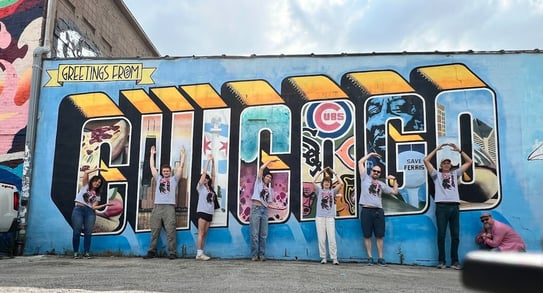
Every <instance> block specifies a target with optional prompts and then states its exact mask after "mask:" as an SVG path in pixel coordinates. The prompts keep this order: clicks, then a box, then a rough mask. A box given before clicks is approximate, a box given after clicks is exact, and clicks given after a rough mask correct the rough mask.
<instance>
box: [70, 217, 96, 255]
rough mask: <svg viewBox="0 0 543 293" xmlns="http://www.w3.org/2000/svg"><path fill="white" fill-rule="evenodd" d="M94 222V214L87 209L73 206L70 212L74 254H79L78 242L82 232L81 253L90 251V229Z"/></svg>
mask: <svg viewBox="0 0 543 293" xmlns="http://www.w3.org/2000/svg"><path fill="white" fill-rule="evenodd" d="M95 222H96V213H95V212H94V210H93V209H91V208H89V207H81V206H75V207H74V209H73V211H72V229H73V236H72V246H73V249H74V253H75V252H79V241H80V237H81V232H83V252H84V253H87V252H89V251H90V246H91V238H92V229H93V228H94V223H95Z"/></svg>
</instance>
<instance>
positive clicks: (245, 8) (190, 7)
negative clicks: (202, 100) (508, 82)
mask: <svg viewBox="0 0 543 293" xmlns="http://www.w3.org/2000/svg"><path fill="white" fill-rule="evenodd" d="M125 2H126V4H127V6H128V7H129V9H130V10H131V11H132V13H133V14H134V15H135V17H136V19H137V20H138V22H140V24H141V25H142V27H143V28H144V30H145V32H146V33H147V35H148V36H149V37H150V39H151V41H152V42H153V43H154V44H155V46H156V47H157V48H158V49H159V51H160V52H161V54H163V55H170V56H187V55H200V56H201V55H221V54H226V55H250V54H257V55H269V54H310V53H316V54H325V53H326V54H334V53H342V52H347V53H367V52H402V51H410V52H415V51H417V52H419V51H422V52H428V51H436V50H439V51H465V50H474V51H497V50H502V49H504V50H532V49H535V48H542V49H543V34H541V33H539V28H540V27H542V24H543V15H542V14H543V0H486V1H485V0H477V1H473V0H456V1H449V0H410V1H402V0H359V1H357V0H296V1H295V0H274V1H266V0H254V1H252V0H233V1H210V0H199V1H189V0H161V1H160V2H158V3H160V4H156V5H150V4H148V3H149V2H145V1H141V0H125Z"/></svg>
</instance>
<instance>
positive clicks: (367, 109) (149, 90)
mask: <svg viewBox="0 0 543 293" xmlns="http://www.w3.org/2000/svg"><path fill="white" fill-rule="evenodd" d="M258 60H259V62H264V63H266V59H265V58H264V59H258ZM187 61H188V62H187ZM216 61H217V60H207V59H206V60H203V59H202V60H194V59H191V60H185V59H179V60H146V61H143V62H134V60H111V61H107V62H104V61H103V60H96V61H93V62H88V61H82V62H81V63H80V64H78V63H76V64H74V62H73V61H59V60H56V61H50V62H48V63H47V64H46V65H47V66H46V69H47V72H46V74H47V78H46V79H45V82H46V83H45V84H46V86H44V87H43V88H42V92H43V94H44V95H45V96H46V97H48V98H49V104H47V105H45V104H44V105H41V107H42V108H43V111H42V113H48V111H47V110H51V112H53V113H58V115H57V116H47V117H46V118H45V119H49V120H51V123H50V124H51V125H54V127H55V128H54V129H51V128H50V126H49V125H44V126H40V127H42V129H41V131H40V133H41V136H40V135H38V142H39V143H40V145H41V146H44V147H47V148H48V149H51V150H52V153H53V154H54V157H53V158H52V161H54V162H55V164H54V165H53V166H50V167H48V168H45V171H46V174H45V175H46V176H45V177H44V178H48V177H47V175H48V174H47V172H48V171H47V170H48V169H50V171H49V172H51V179H50V180H47V179H40V183H41V184H42V185H43V186H44V187H48V188H49V189H48V190H50V191H51V192H50V194H51V197H50V198H49V199H50V200H51V199H52V202H53V205H52V206H49V210H48V213H52V214H55V213H60V214H62V215H63V216H64V219H63V220H62V221H60V220H59V222H63V223H64V224H65V225H68V224H69V219H68V217H67V216H66V215H68V214H69V211H71V208H72V204H73V203H72V201H73V195H74V194H75V192H76V189H77V184H76V182H77V181H78V180H79V179H78V178H79V176H80V174H81V173H80V172H81V170H84V169H85V168H92V167H95V166H99V167H100V168H103V169H105V170H107V171H105V172H101V175H103V176H104V178H105V179H106V181H107V182H108V194H107V195H104V196H102V198H104V200H105V201H115V203H116V205H117V207H118V208H117V209H115V210H113V211H108V210H107V209H106V210H105V211H102V213H104V216H103V217H102V216H101V217H102V218H104V219H106V220H108V221H109V222H106V223H104V224H101V228H100V229H99V230H97V231H95V232H96V233H97V235H103V234H110V235H111V236H112V238H110V239H111V240H110V241H113V242H115V240H114V239H122V240H118V242H119V243H121V244H120V245H121V247H122V248H121V249H122V250H123V252H131V253H136V254H139V253H142V251H143V249H144V248H145V247H146V246H147V243H146V242H147V241H149V240H148V233H149V219H148V218H149V215H150V212H151V211H152V208H153V198H152V196H153V194H152V192H151V191H152V190H153V189H154V186H155V184H156V183H154V182H153V179H152V178H151V176H150V171H149V157H150V151H149V150H150V148H151V147H152V146H155V147H156V150H157V152H156V159H155V160H156V161H157V164H159V162H160V163H164V164H169V165H171V166H172V167H176V166H178V165H179V164H180V158H181V156H182V155H186V160H185V165H184V166H183V175H182V180H180V183H179V184H180V185H179V187H178V194H177V203H176V213H177V217H178V218H177V220H178V222H177V229H178V247H179V250H180V251H182V252H183V253H187V255H190V254H191V253H192V250H195V242H194V235H196V234H195V232H196V231H197V227H196V226H195V222H194V220H195V214H196V206H197V200H198V197H197V195H196V194H195V188H196V183H197V178H199V177H200V174H201V172H202V168H203V167H204V166H205V165H206V160H207V157H208V155H212V156H213V158H214V159H215V164H214V168H212V169H211V170H210V172H211V174H212V175H213V177H214V178H215V180H214V189H215V190H216V191H217V194H218V195H219V196H218V197H219V199H220V207H219V208H218V209H216V211H215V214H214V217H213V222H212V229H211V230H210V234H209V235H208V237H209V238H208V244H209V245H210V246H211V248H210V249H211V250H212V251H215V253H216V254H217V255H221V254H224V257H241V256H246V255H248V253H249V250H248V249H246V248H247V247H248V245H249V243H248V241H249V236H248V224H249V215H250V208H251V200H250V198H251V196H252V192H253V185H254V182H255V179H256V175H257V170H258V168H259V167H260V166H261V165H262V164H263V163H264V162H267V161H268V160H270V159H277V161H275V162H274V163H272V164H270V165H269V166H268V167H269V169H270V171H271V173H272V174H273V175H274V176H273V188H274V191H275V194H276V198H275V201H274V202H273V203H272V204H270V208H269V210H268V216H269V220H270V221H269V222H270V235H269V237H270V238H269V241H270V242H271V243H273V244H274V245H271V247H272V248H270V249H271V252H270V253H271V254H272V255H273V256H274V257H277V258H282V257H290V256H292V255H296V256H297V257H301V258H309V259H311V258H313V257H318V253H317V252H316V247H313V246H315V245H314V243H315V241H316V232H315V228H314V217H315V215H314V210H315V205H316V204H318V203H316V202H315V198H314V196H312V194H313V190H312V189H311V186H310V184H308V183H311V182H312V179H313V177H314V176H315V174H317V173H318V172H319V171H320V170H322V168H324V167H325V166H331V167H333V169H334V170H336V172H337V173H338V176H340V177H341V179H342V180H343V182H345V186H344V188H343V190H341V197H340V199H339V200H338V202H337V203H336V206H337V210H336V218H337V220H338V221H337V223H338V227H341V228H338V239H339V241H338V244H339V245H343V247H342V249H343V251H345V253H346V254H347V255H348V256H349V257H353V258H358V257H361V256H362V255H363V254H364V253H365V252H363V250H362V249H360V251H358V250H357V244H358V243H359V241H360V240H361V235H360V231H359V230H360V222H359V219H358V215H359V206H358V204H357V203H358V190H357V186H358V182H357V181H358V178H359V176H358V174H357V171H358V170H357V168H356V162H357V161H358V159H359V158H360V157H361V156H363V155H364V154H365V153H368V152H377V153H379V154H381V158H380V159H379V160H371V161H368V164H367V166H368V167H371V166H374V165H379V166H381V168H382V170H383V171H384V172H383V174H381V179H383V180H384V178H385V177H386V176H387V175H394V176H396V178H397V179H398V183H399V188H400V193H399V194H397V195H395V196H387V197H386V198H383V206H384V209H385V215H386V216H387V217H386V219H387V231H392V232H387V233H392V234H387V239H393V240H391V241H392V242H393V243H398V245H402V251H404V250H406V251H407V253H408V254H409V256H408V259H411V261H412V262H415V261H416V259H430V260H433V259H434V258H435V256H434V255H433V254H434V253H435V251H433V250H431V249H429V250H426V251H422V250H421V249H417V245H419V246H420V245H421V244H422V245H426V244H427V242H431V243H434V242H435V226H434V225H433V224H432V221H433V217H434V215H433V214H432V210H431V209H432V200H433V186H432V182H431V181H429V180H428V176H427V172H426V168H425V166H424V163H423V161H422V160H423V158H424V156H425V155H426V154H427V153H428V150H431V149H433V148H434V147H435V146H436V145H438V144H441V143H445V142H453V143H455V144H457V145H459V146H461V148H462V150H463V151H464V152H466V153H468V154H469V155H470V156H471V157H473V159H474V163H473V166H472V167H471V168H469V170H468V171H467V172H465V174H463V176H462V180H461V182H460V195H461V211H462V214H463V216H464V217H466V218H469V217H470V215H472V214H474V213H476V212H478V211H480V210H491V209H498V208H499V206H500V204H501V203H502V202H503V201H504V198H506V197H505V195H503V192H502V188H503V185H502V182H501V180H500V166H501V164H500V153H501V152H500V151H499V138H498V120H499V115H498V113H499V112H498V104H499V102H498V96H497V95H496V93H495V91H494V89H493V88H491V87H490V86H488V85H487V84H486V83H485V82H483V78H481V77H479V76H477V75H475V73H474V72H473V71H472V69H471V68H469V66H468V65H466V64H462V63H444V62H441V63H443V64H439V65H435V64H434V63H431V64H425V65H423V66H418V67H413V68H408V69H406V68H403V67H402V66H396V67H397V68H396V69H395V70H388V69H387V70H380V69H378V70H368V69H367V68H364V65H358V66H355V65H353V66H352V67H349V68H347V69H348V70H347V69H346V70H341V72H340V73H337V72H336V73H335V74H333V73H330V74H328V72H324V73H323V72H318V70H316V69H314V70H309V71H308V73H307V74H300V72H296V70H290V69H289V68H291V65H290V64H288V62H284V60H281V59H278V60H272V61H275V62H278V63H280V64H283V66H284V67H282V69H283V70H285V73H278V72H281V71H278V70H279V69H278V68H275V67H273V66H272V63H267V65H268V66H270V67H273V68H272V69H273V70H272V69H270V72H272V73H268V75H266V74H264V75H265V76H264V77H265V78H257V77H255V76H253V75H250V74H248V73H247V72H248V71H249V70H248V69H247V68H246V67H243V68H244V69H245V70H247V71H244V70H241V69H240V70H239V71H238V69H236V67H235V66H233V67H228V66H229V65H230V63H229V62H228V61H224V60H220V61H221V62H223V61H224V64H223V63H221V62H219V63H220V64H221V66H225V67H226V68H227V69H228V70H225V72H224V73H222V74H224V76H225V77H224V78H218V77H213V78H210V80H207V77H205V75H204V77H202V75H201V74H199V73H198V71H197V70H196V69H198V68H199V67H196V68H195V67H192V66H193V64H192V63H199V62H201V64H205V65H206V66H211V67H213V66H218V65H217V63H216ZM237 61H238V62H240V64H246V63H244V62H241V61H240V60H237ZM70 62H71V63H70ZM208 62H209V63H211V64H213V65H209V63H208ZM270 62H271V61H270ZM319 62H321V63H323V64H324V63H327V62H332V63H333V62H334V61H333V60H329V59H327V58H322V59H320V60H319ZM247 63H248V64H250V62H247ZM122 64H124V65H125V66H126V65H127V64H140V65H141V66H140V67H136V66H131V67H132V68H133V69H134V72H139V73H141V74H142V75H146V77H145V78H143V77H142V78H136V76H135V75H133V76H132V75H131V76H129V78H125V79H123V80H120V79H115V80H112V79H111V78H110V76H111V75H112V74H113V68H116V66H119V65H122ZM341 64H343V63H341ZM298 65H299V64H298ZM200 66H202V65H200ZM244 66H245V65H244ZM342 66H345V65H342ZM67 67H71V68H72V69H73V70H71V71H70V70H68V69H66V68H67ZM76 68H79V69H76ZM100 68H101V69H100ZM179 68H183V70H179ZM249 68H250V66H249ZM294 68H298V67H294ZM100 70H102V72H105V73H104V74H103V75H100V74H97V73H96V72H99V71H100ZM75 71H79V72H83V74H72V75H70V74H62V72H72V73H73V72H75ZM144 71H145V72H146V73H147V74H144ZM93 72H94V73H96V74H94V73H93ZM266 72H267V71H266ZM106 73H107V74H106ZM292 73H294V74H292ZM244 74H245V75H244ZM76 76H77V77H78V78H79V80H78V78H75V77H76ZM100 76H103V77H105V76H108V78H107V79H106V78H104V79H103V80H100ZM66 77H68V78H66ZM84 77H87V78H84ZM249 77H251V78H249ZM407 78H409V79H407ZM172 80H176V81H177V82H173V84H172ZM141 81H144V82H141ZM97 83H99V84H100V89H101V92H95V91H87V92H85V85H89V86H90V87H91V88H93V89H95V88H96V84H97ZM91 85H92V86H91ZM61 93H62V94H61ZM45 130H48V131H49V132H51V133H54V134H55V141H54V143H53V144H50V143H49V142H47V141H46V140H45V139H44V134H43V133H44V131H45ZM40 138H41V140H40ZM73 138H76V139H73ZM91 140H92V143H91ZM114 140H118V141H114ZM121 146H122V147H121ZM445 156H447V157H450V158H451V159H452V163H453V165H456V166H458V165H460V164H461V162H462V161H461V157H460V156H459V155H458V154H455V153H447V150H443V151H440V152H438V154H437V157H436V158H435V159H436V160H439V159H440V158H443V157H445ZM86 165H88V166H86ZM37 197H38V198H39V196H37ZM38 200H39V199H38ZM507 200H509V198H507ZM106 214H107V215H106ZM400 216H401V217H400ZM116 217H117V218H116ZM400 219H401V221H400ZM400 222H401V224H400ZM108 225H109V226H108ZM463 225H469V221H466V224H463ZM106 226H107V227H106ZM108 227H109V228H108ZM405 227H409V229H415V230H417V237H416V238H414V237H413V236H412V235H413V233H412V232H411V233H410V231H409V230H408V229H405ZM115 237H119V238H115ZM36 241H37V240H36ZM387 241H388V240H387ZM97 242H98V243H102V242H100V238H98V240H97ZM125 242H127V243H125ZM233 243H235V245H236V247H239V248H236V249H233V250H231V249H230V250H228V251H226V249H224V248H225V247H232V244H233ZM340 243H344V244H340ZM466 243H467V242H466ZM109 244H111V243H109ZM208 244H206V246H207V245H208ZM353 244H354V245H353ZM96 245H101V244H96ZM104 245H106V244H104ZM463 245H466V247H470V246H469V245H471V244H463ZM345 246H348V247H345ZM102 248H103V249H104V250H106V249H107V248H106V247H102ZM213 249H214V250H213ZM387 253H388V254H393V253H394V252H393V251H388V252H387ZM390 258H392V257H390Z"/></svg>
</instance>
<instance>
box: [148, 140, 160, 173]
mask: <svg viewBox="0 0 543 293" xmlns="http://www.w3.org/2000/svg"><path fill="white" fill-rule="evenodd" d="M149 153H150V155H149V156H150V157H149V168H150V169H151V174H153V178H155V177H156V175H157V174H158V171H157V168H156V166H155V154H156V147H155V146H151V149H150V150H149Z"/></svg>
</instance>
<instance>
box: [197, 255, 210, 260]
mask: <svg viewBox="0 0 543 293" xmlns="http://www.w3.org/2000/svg"><path fill="white" fill-rule="evenodd" d="M210 258H211V257H209V256H207V255H205V254H203V253H202V254H201V255H197V256H196V260H209V259H210Z"/></svg>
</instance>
